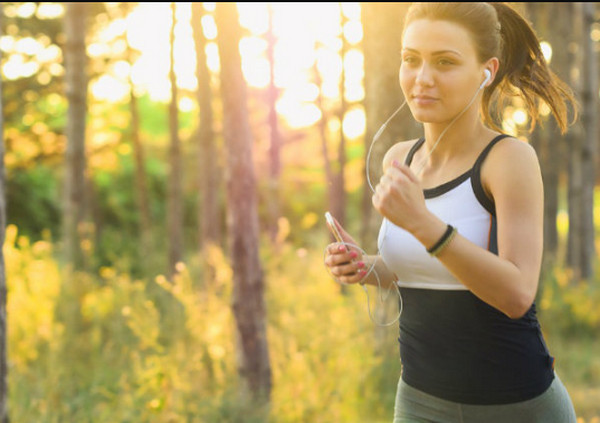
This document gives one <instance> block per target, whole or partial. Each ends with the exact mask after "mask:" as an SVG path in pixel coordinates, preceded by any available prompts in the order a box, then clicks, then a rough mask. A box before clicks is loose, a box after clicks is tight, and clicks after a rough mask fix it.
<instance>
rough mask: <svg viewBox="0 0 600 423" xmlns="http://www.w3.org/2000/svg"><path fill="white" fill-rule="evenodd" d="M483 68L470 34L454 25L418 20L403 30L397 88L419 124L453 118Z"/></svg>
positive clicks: (480, 78) (468, 97)
mask: <svg viewBox="0 0 600 423" xmlns="http://www.w3.org/2000/svg"><path fill="white" fill-rule="evenodd" d="M484 69H485V67H484V65H483V64H481V63H479V61H478V59H477V53H476V51H475V46H474V44H473V41H472V40H471V36H470V34H469V33H468V32H467V30H466V29H465V28H463V27H462V26H460V25H458V24H455V23H453V22H449V21H442V20H435V21H433V20H428V19H421V20H416V21H413V22H412V23H410V24H409V25H408V27H407V28H406V30H405V31H404V37H403V43H402V64H401V66H400V86H401V87H402V91H403V93H404V96H405V98H406V99H407V101H408V105H409V107H410V109H411V111H412V114H413V116H414V117H415V119H416V120H417V121H419V122H423V123H443V122H447V121H450V120H451V119H452V118H454V117H455V116H456V115H457V114H458V113H460V112H461V111H462V110H463V109H464V108H465V107H466V106H467V105H468V104H469V102H470V101H471V99H472V98H473V96H474V95H475V93H476V92H477V89H478V88H479V86H480V85H481V83H482V82H483V80H484V79H485V75H484V73H483V71H484ZM476 104H479V103H478V102H477V103H476ZM475 107H478V106H475Z"/></svg>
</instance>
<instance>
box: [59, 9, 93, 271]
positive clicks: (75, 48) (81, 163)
mask: <svg viewBox="0 0 600 423" xmlns="http://www.w3.org/2000/svg"><path fill="white" fill-rule="evenodd" d="M86 8H87V5H86V4H85V3H67V4H66V12H65V34H66V44H65V52H64V57H65V87H66V96H67V100H68V103H69V106H68V110H67V128H66V135H67V148H66V158H65V164H66V174H65V188H64V221H63V225H64V242H65V258H66V260H67V262H68V263H71V264H72V266H73V269H75V270H77V269H82V268H83V267H84V252H83V250H82V247H81V241H82V236H83V232H84V229H85V228H84V221H85V215H86V198H85V178H86V158H85V126H86V112H87V84H88V81H87V73H86V68H87V56H86V50H85V35H86V30H85V22H86V15H87V11H86Z"/></svg>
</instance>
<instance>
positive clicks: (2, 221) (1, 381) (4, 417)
mask: <svg viewBox="0 0 600 423" xmlns="http://www.w3.org/2000/svg"><path fill="white" fill-rule="evenodd" d="M3 16H4V14H3V10H2V5H0V36H1V35H2V30H1V28H2V17H3ZM1 58H2V53H1V52H0V59H1ZM3 110H4V108H3V104H2V78H0V134H1V135H2V138H1V139H2V142H0V245H4V239H5V235H6V230H5V228H6V187H5V181H6V177H5V169H4V118H3V116H4V114H3V113H2V111H3ZM6 335H7V316H6V270H5V265H4V253H3V251H2V249H0V422H2V423H8V365H7V356H6Z"/></svg>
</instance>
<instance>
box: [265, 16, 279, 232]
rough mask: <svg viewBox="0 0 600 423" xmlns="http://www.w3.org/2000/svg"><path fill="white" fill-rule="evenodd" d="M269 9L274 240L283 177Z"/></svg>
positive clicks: (270, 149) (272, 34)
mask: <svg viewBox="0 0 600 423" xmlns="http://www.w3.org/2000/svg"><path fill="white" fill-rule="evenodd" d="M268 10H269V30H268V32H267V59H268V60H269V69H270V71H269V88H268V90H267V101H268V104H269V128H270V136H271V146H270V148H269V172H270V173H269V196H268V202H269V204H268V209H269V235H270V238H271V241H274V240H275V239H276V237H277V233H278V231H279V225H278V222H279V217H280V216H281V205H280V193H279V189H280V188H279V187H280V179H281V157H280V150H281V133H280V132H279V124H278V121H277V110H276V109H275V105H276V103H277V99H278V97H279V91H278V89H277V87H276V86H275V57H274V52H275V42H276V40H275V35H274V33H273V7H272V6H268Z"/></svg>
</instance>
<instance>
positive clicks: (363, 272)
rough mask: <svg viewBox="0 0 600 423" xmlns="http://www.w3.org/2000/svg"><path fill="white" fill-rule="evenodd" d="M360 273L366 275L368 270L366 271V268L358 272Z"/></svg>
mask: <svg viewBox="0 0 600 423" xmlns="http://www.w3.org/2000/svg"><path fill="white" fill-rule="evenodd" d="M358 274H359V275H361V276H364V275H366V274H367V271H366V270H360V271H359V272H358Z"/></svg>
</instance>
